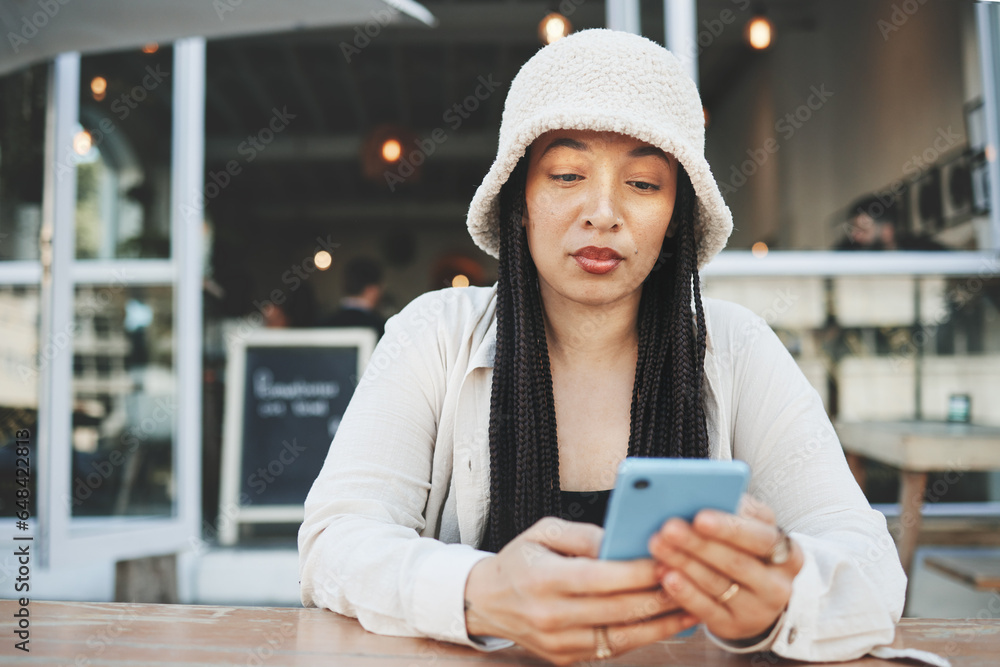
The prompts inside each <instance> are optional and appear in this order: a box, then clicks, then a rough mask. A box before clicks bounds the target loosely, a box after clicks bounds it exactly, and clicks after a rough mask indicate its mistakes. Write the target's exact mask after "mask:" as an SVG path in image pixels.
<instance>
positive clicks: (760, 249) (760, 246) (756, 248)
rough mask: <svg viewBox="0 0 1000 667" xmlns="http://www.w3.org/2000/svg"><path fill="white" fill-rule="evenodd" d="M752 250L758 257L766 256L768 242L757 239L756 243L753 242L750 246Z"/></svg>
mask: <svg viewBox="0 0 1000 667" xmlns="http://www.w3.org/2000/svg"><path fill="white" fill-rule="evenodd" d="M750 252H752V253H753V256H754V257H757V258H758V259H759V258H761V257H765V256H766V255H767V244H766V243H764V242H763V241H757V242H756V243H754V244H753V247H752V248H750Z"/></svg>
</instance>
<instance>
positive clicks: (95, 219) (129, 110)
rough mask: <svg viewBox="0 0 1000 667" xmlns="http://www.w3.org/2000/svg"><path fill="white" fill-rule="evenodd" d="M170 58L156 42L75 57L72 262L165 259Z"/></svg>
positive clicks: (167, 252) (167, 248) (169, 50)
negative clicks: (144, 47) (77, 87)
mask: <svg viewBox="0 0 1000 667" xmlns="http://www.w3.org/2000/svg"><path fill="white" fill-rule="evenodd" d="M150 50H151V49H150ZM172 58H173V49H172V48H169V47H158V48H157V49H156V51H155V52H153V53H145V52H143V51H127V52H121V53H112V54H101V55H93V56H85V57H83V58H82V59H81V61H80V127H79V131H78V132H77V133H76V135H75V136H74V140H73V150H74V151H75V153H76V154H75V156H74V158H73V159H74V161H75V162H76V167H77V168H76V174H77V206H76V256H77V258H78V259H114V258H132V257H142V258H165V257H169V256H170V220H169V214H170V140H171V131H172V130H171V118H172V108H171V105H172V103H173V93H172V87H173V80H172V78H171V72H172V71H173V62H172Z"/></svg>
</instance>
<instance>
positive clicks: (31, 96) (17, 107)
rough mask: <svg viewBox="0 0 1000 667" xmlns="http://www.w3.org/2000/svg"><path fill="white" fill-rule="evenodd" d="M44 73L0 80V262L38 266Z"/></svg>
mask: <svg viewBox="0 0 1000 667" xmlns="http://www.w3.org/2000/svg"><path fill="white" fill-rule="evenodd" d="M47 78H48V77H47V75H46V67H45V66H44V65H39V66H37V67H31V68H29V69H25V70H21V71H19V72H15V73H13V74H9V75H7V76H4V77H0V261H2V260H37V259H38V234H39V231H40V229H41V223H42V181H43V169H44V156H43V150H44V147H45V101H46V85H47Z"/></svg>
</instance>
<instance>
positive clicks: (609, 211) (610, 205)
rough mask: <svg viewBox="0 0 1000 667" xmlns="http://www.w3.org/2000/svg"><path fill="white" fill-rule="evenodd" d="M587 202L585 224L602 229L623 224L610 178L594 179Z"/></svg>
mask: <svg viewBox="0 0 1000 667" xmlns="http://www.w3.org/2000/svg"><path fill="white" fill-rule="evenodd" d="M589 195H590V196H589V200H588V202H587V209H586V215H585V216H584V221H585V224H586V225H587V226H588V227H595V228H597V229H599V230H601V231H611V230H614V229H616V228H618V227H620V226H621V225H622V219H621V213H620V212H619V210H618V208H619V207H618V201H617V197H616V195H615V191H614V182H613V181H612V179H610V178H600V179H597V178H595V179H594V184H593V186H592V187H591V188H590V193H589Z"/></svg>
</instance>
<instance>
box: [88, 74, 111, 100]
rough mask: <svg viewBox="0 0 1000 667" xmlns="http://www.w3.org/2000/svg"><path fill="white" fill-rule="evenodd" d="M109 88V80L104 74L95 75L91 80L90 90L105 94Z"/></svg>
mask: <svg viewBox="0 0 1000 667" xmlns="http://www.w3.org/2000/svg"><path fill="white" fill-rule="evenodd" d="M107 90H108V80H107V79H105V78H104V77H103V76H95V77H94V78H93V79H91V80H90V92H92V93H93V94H94V95H101V96H103V95H104V93H106V92H107Z"/></svg>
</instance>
